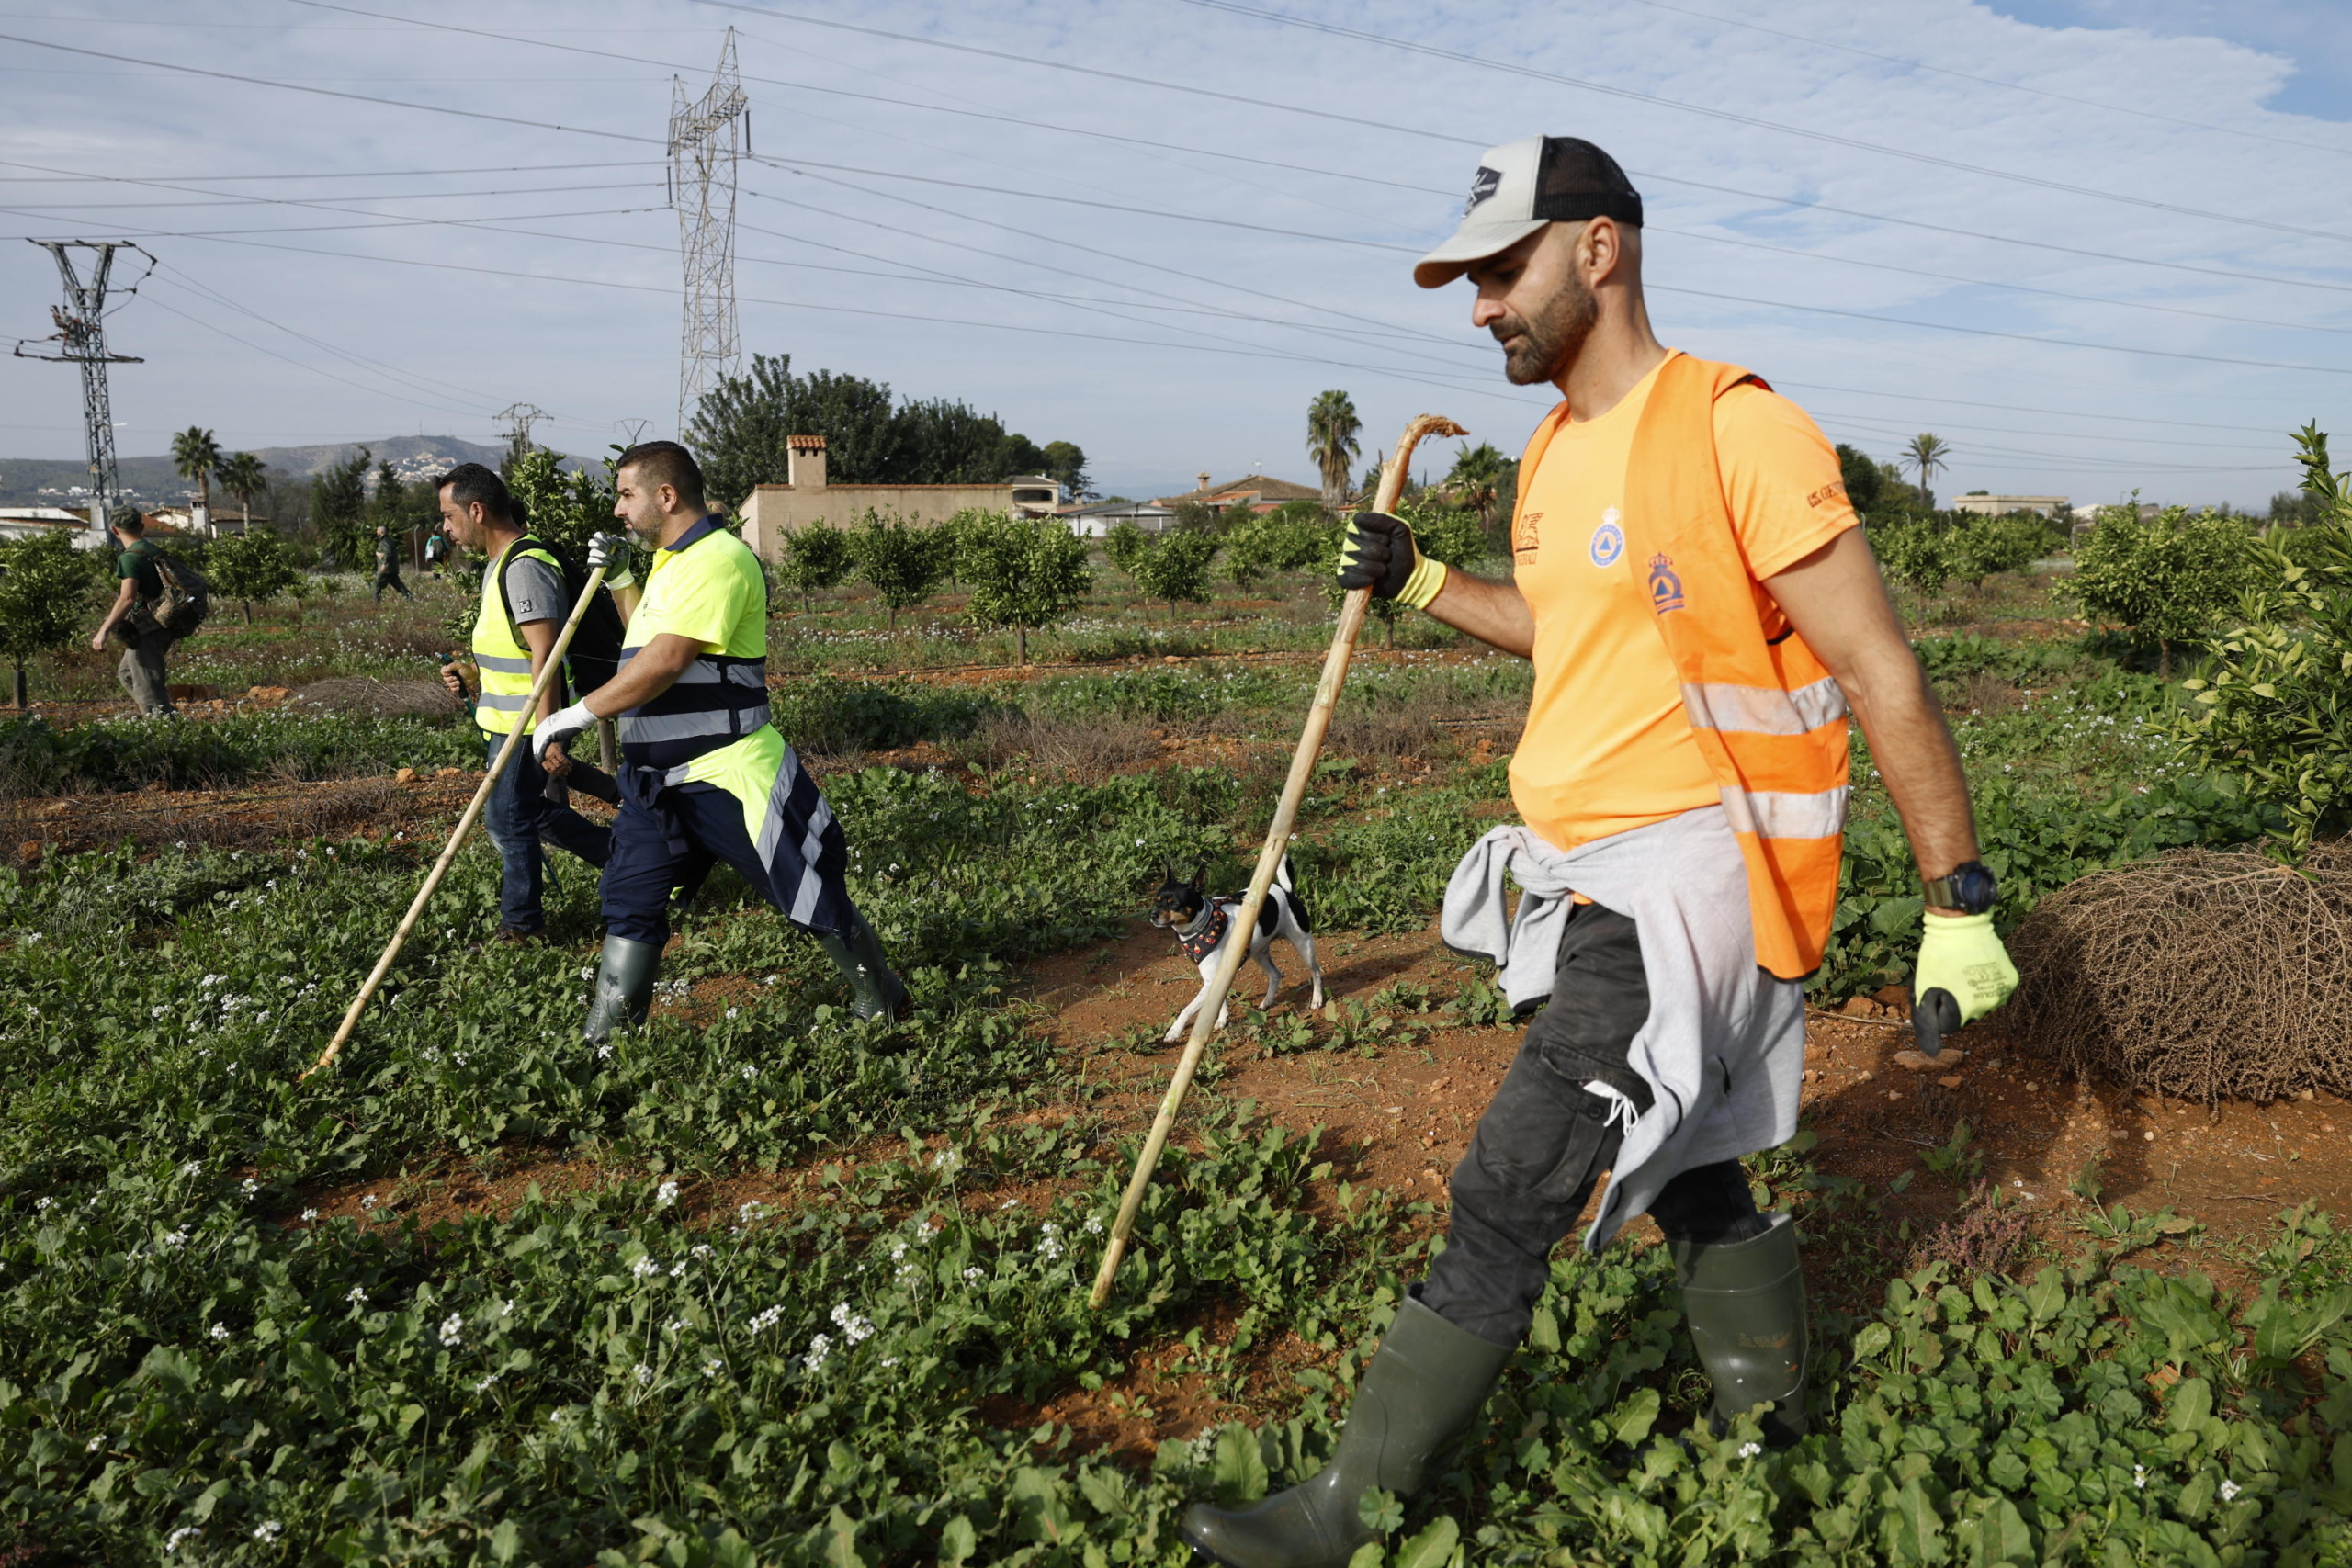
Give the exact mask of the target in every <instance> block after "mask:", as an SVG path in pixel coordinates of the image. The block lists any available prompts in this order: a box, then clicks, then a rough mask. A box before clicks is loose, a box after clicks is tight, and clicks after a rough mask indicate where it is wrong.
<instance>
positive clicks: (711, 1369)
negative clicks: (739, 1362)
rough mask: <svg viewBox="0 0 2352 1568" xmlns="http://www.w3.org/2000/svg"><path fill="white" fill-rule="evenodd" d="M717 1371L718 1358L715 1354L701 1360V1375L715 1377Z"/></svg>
mask: <svg viewBox="0 0 2352 1568" xmlns="http://www.w3.org/2000/svg"><path fill="white" fill-rule="evenodd" d="M718 1371H719V1360H718V1357H716V1356H712V1357H708V1358H707V1359H705V1360H704V1361H703V1364H702V1375H703V1376H705V1377H707V1378H715V1377H717V1376H718Z"/></svg>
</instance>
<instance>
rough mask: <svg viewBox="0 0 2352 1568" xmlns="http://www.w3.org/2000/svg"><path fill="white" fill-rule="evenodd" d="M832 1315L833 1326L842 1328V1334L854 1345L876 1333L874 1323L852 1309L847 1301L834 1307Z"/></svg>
mask: <svg viewBox="0 0 2352 1568" xmlns="http://www.w3.org/2000/svg"><path fill="white" fill-rule="evenodd" d="M832 1317H833V1326H834V1327H836V1328H838V1329H840V1330H841V1331H842V1336H843V1337H845V1338H847V1339H848V1340H849V1342H850V1343H851V1344H853V1345H854V1344H856V1343H857V1342H858V1341H859V1340H861V1339H865V1338H868V1337H872V1335H873V1333H874V1325H873V1324H872V1323H871V1322H869V1321H867V1320H866V1319H865V1318H862V1317H860V1316H858V1315H857V1314H855V1313H854V1312H852V1311H850V1310H849V1303H847V1302H842V1303H841V1304H840V1305H838V1306H836V1307H834V1308H833V1313H832Z"/></svg>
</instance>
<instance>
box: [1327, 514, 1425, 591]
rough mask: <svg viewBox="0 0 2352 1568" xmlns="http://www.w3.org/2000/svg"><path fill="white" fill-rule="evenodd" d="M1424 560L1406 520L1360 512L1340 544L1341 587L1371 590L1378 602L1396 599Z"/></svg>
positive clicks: (1349, 589)
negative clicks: (1414, 569)
mask: <svg viewBox="0 0 2352 1568" xmlns="http://www.w3.org/2000/svg"><path fill="white" fill-rule="evenodd" d="M1420 559H1421V552H1420V550H1419V548H1418V547H1416V546H1415V545H1414V543H1413V530H1412V529H1411V528H1410V527H1408V526H1407V525H1406V523H1405V520H1404V519H1403V518H1401V517H1391V516H1390V515H1389V514H1388V513H1385V512H1359V513H1356V514H1355V515H1354V516H1353V517H1351V518H1349V519H1348V534H1347V537H1346V538H1345V539H1344V540H1342V541H1341V542H1340V588H1341V589H1342V590H1346V591H1349V592H1352V591H1354V590H1355V589H1358V588H1369V589H1371V590H1372V596H1373V597H1374V598H1375V599H1394V598H1396V597H1397V594H1399V593H1401V592H1404V591H1405V583H1406V581H1407V580H1408V578H1410V577H1411V576H1412V575H1413V568H1415V567H1416V566H1419V564H1420Z"/></svg>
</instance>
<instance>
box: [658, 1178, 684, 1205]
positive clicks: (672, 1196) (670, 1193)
mask: <svg viewBox="0 0 2352 1568" xmlns="http://www.w3.org/2000/svg"><path fill="white" fill-rule="evenodd" d="M676 1201H678V1184H677V1183H676V1182H674V1181H665V1182H663V1183H662V1185H661V1186H659V1187H657V1188H655V1189H654V1190H653V1206H654V1207H655V1208H657V1209H666V1208H668V1207H669V1206H670V1205H671V1204H673V1203H674V1202H676Z"/></svg>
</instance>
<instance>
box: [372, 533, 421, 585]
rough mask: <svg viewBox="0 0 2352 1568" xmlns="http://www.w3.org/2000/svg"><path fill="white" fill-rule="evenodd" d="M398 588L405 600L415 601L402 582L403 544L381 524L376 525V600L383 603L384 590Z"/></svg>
mask: <svg viewBox="0 0 2352 1568" xmlns="http://www.w3.org/2000/svg"><path fill="white" fill-rule="evenodd" d="M387 588H397V589H399V590H400V591H401V598H403V599H413V598H415V597H416V595H415V594H413V593H412V592H409V591H408V584H407V583H405V582H402V581H401V542H400V540H399V539H398V538H397V537H395V536H393V535H392V533H391V532H390V530H389V529H387V528H386V527H385V526H384V525H382V524H381V523H379V524H377V525H376V599H377V602H378V603H379V604H380V603H382V602H383V598H384V590H385V589H387Z"/></svg>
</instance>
